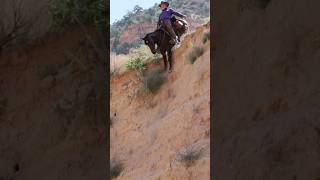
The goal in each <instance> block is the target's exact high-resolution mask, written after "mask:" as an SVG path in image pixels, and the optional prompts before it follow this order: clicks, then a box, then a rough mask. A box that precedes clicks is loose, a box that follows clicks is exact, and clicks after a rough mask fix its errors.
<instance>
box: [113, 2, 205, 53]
mask: <svg viewBox="0 0 320 180" xmlns="http://www.w3.org/2000/svg"><path fill="white" fill-rule="evenodd" d="M169 2H170V7H171V8H173V9H176V10H177V11H179V12H181V13H183V14H185V15H187V16H188V17H189V18H190V19H191V21H189V23H190V26H191V29H193V28H194V27H196V26H199V25H200V24H202V23H204V22H205V21H207V19H208V18H209V16H210V1H209V0H191V1H190V0H170V1H169ZM158 5H159V4H158V3H157V4H155V5H154V6H152V7H151V8H148V9H143V8H141V7H140V6H138V5H137V6H135V7H134V9H133V11H130V12H128V13H127V14H126V15H125V16H124V17H123V18H122V19H121V20H119V21H116V22H115V23H113V24H112V25H111V27H110V43H111V45H110V48H111V51H112V52H115V53H117V54H127V53H128V52H129V50H130V49H131V48H136V47H138V46H139V45H140V44H141V41H140V37H141V36H143V35H144V34H146V33H147V32H151V31H153V30H155V28H156V24H157V22H158V17H159V14H160V13H161V10H160V9H159V7H158Z"/></svg>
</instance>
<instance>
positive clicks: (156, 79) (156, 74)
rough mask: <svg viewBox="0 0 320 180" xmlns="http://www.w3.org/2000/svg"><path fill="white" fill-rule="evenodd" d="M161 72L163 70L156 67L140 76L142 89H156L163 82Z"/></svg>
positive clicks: (151, 90)
mask: <svg viewBox="0 0 320 180" xmlns="http://www.w3.org/2000/svg"><path fill="white" fill-rule="evenodd" d="M162 73H163V70H162V69H161V68H157V69H155V70H153V71H151V72H149V73H147V74H145V75H144V76H143V78H142V83H143V89H144V90H145V91H147V92H155V91H157V90H158V89H159V88H160V87H161V85H162V84H163V82H164V79H163V77H162Z"/></svg>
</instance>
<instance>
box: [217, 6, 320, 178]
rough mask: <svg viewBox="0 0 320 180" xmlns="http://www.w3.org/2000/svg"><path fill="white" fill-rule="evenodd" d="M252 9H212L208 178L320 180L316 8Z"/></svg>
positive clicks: (319, 39)
mask: <svg viewBox="0 0 320 180" xmlns="http://www.w3.org/2000/svg"><path fill="white" fill-rule="evenodd" d="M255 3H258V1H252V0H246V1H240V0H233V1H220V2H217V3H216V4H215V7H216V9H215V12H216V14H217V17H216V20H215V27H217V28H216V31H215V34H214V37H215V44H216V47H217V50H216V53H214V59H215V61H214V69H213V73H214V74H213V78H214V79H213V81H214V87H215V88H214V90H213V93H214V94H213V102H214V106H213V115H214V119H213V122H212V123H213V124H214V129H212V133H213V137H214V139H212V141H213V143H214V149H213V154H212V157H213V158H214V163H215V164H213V167H215V171H214V172H213V179H217V180H230V179H237V180H248V179H250V180H289V179H290V180H305V179H312V180H316V179H319V178H320V173H319V172H320V171H319V168H320V166H319V159H320V149H319V137H320V136H319V127H320V123H319V122H320V121H319V113H320V107H319V102H320V96H319V89H320V84H319V77H320V74H319V72H320V71H319V65H320V64H319V63H320V62H319V58H320V51H319V50H320V48H319V47H320V46H319V43H320V31H319V29H320V21H319V18H318V17H319V9H318V7H319V6H320V2H319V1H317V0H306V1H290V0H283V1H270V3H269V4H268V6H267V7H266V8H265V9H262V8H261V7H259V6H258V4H255ZM222 7H223V8H222Z"/></svg>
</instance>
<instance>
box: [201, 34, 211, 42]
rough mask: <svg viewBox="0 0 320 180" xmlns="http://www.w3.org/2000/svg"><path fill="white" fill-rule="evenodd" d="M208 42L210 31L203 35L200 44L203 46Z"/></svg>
mask: <svg viewBox="0 0 320 180" xmlns="http://www.w3.org/2000/svg"><path fill="white" fill-rule="evenodd" d="M208 40H210V31H209V32H206V33H204V34H203V37H202V42H203V44H205V43H206V42H207V41H208Z"/></svg>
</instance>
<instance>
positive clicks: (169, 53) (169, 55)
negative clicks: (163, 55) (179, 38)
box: [168, 49, 172, 72]
mask: <svg viewBox="0 0 320 180" xmlns="http://www.w3.org/2000/svg"><path fill="white" fill-rule="evenodd" d="M168 61H169V72H172V51H171V49H170V50H169V51H168Z"/></svg>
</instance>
